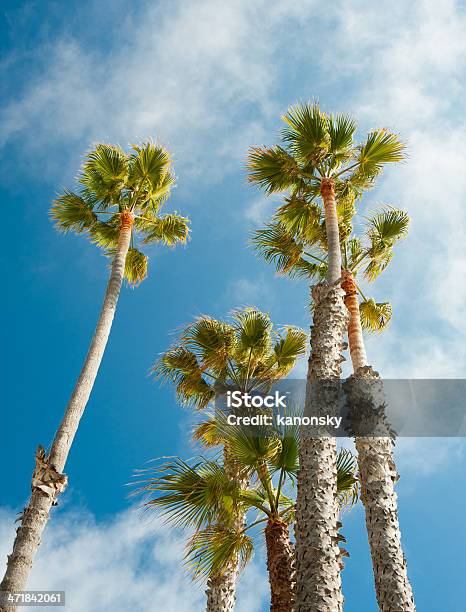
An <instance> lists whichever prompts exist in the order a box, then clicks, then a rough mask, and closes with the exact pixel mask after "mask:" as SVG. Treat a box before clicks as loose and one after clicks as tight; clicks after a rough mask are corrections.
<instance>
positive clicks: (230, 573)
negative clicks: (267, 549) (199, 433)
mask: <svg viewBox="0 0 466 612" xmlns="http://www.w3.org/2000/svg"><path fill="white" fill-rule="evenodd" d="M223 464H224V467H225V472H226V474H227V475H228V477H229V478H231V479H232V480H235V481H236V482H237V483H238V485H239V486H240V487H241V488H242V489H245V488H247V484H248V479H247V478H245V477H244V474H243V473H242V470H241V469H240V468H239V466H238V463H237V462H236V461H234V459H232V458H231V456H230V454H229V452H228V448H227V447H225V448H224V450H223ZM243 526H244V514H243V513H242V512H238V513H237V514H236V516H235V520H234V524H233V527H234V528H236V529H238V530H239V529H242V527H243ZM237 578H238V560H237V559H235V560H233V561H232V562H231V563H230V564H229V565H228V567H227V568H225V569H224V571H223V572H222V573H221V574H216V575H213V576H210V577H209V579H208V580H207V588H206V591H205V593H206V596H207V602H206V612H232V611H233V610H234V608H235V603H236V580H237Z"/></svg>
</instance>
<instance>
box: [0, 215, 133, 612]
mask: <svg viewBox="0 0 466 612" xmlns="http://www.w3.org/2000/svg"><path fill="white" fill-rule="evenodd" d="M132 223H133V217H132V215H131V213H127V214H122V223H121V230H120V237H119V242H118V248H117V252H116V254H115V258H114V260H113V263H112V269H111V273H110V278H109V282H108V285H107V291H106V293H105V298H104V302H103V305H102V310H101V312H100V316H99V320H98V323H97V327H96V330H95V333H94V336H93V338H92V342H91V345H90V347H89V352H88V354H87V357H86V360H85V362H84V365H83V368H82V370H81V374H80V376H79V378H78V381H77V383H76V386H75V388H74V391H73V394H72V396H71V399H70V401H69V403H68V406H67V407H66V411H65V415H64V417H63V420H62V422H61V424H60V427H59V428H58V430H57V432H56V434H55V438H54V440H53V443H52V447H51V449H50V453H49V454H48V455H46V454H45V452H44V449H43V448H42V447H39V448H38V450H37V453H36V466H35V468H34V472H33V475H32V482H31V488H32V494H31V497H30V499H29V502H28V505H27V506H26V508H25V509H24V510H23V513H22V517H21V524H20V526H19V528H18V529H17V531H16V538H15V542H14V545H13V552H12V553H11V555H9V556H8V562H7V569H6V573H5V576H4V578H3V580H2V583H1V585H0V591H9V592H11V591H22V590H24V589H25V587H26V583H27V579H28V576H29V572H30V570H31V567H32V564H33V562H34V557H35V555H36V552H37V549H38V548H39V545H40V541H41V536H42V532H43V530H44V528H45V525H46V524H47V521H48V519H49V514H50V509H51V507H52V506H53V505H56V499H57V496H58V495H59V494H60V493H61V492H62V491H63V489H64V488H65V486H66V476H65V475H64V474H62V472H63V469H64V467H65V463H66V459H67V457H68V453H69V451H70V448H71V445H72V443H73V439H74V436H75V434H76V431H77V429H78V425H79V421H80V419H81V417H82V415H83V412H84V409H85V407H86V404H87V401H88V399H89V396H90V394H91V391H92V387H93V385H94V381H95V378H96V376H97V372H98V370H99V366H100V362H101V361H102V357H103V354H104V351H105V347H106V344H107V340H108V337H109V334H110V329H111V327H112V322H113V317H114V315H115V309H116V305H117V301H118V296H119V294H120V290H121V284H122V282H123V276H124V270H125V262H126V255H127V253H128V248H129V244H130V239H131V227H132ZM14 610H16V607H15V606H1V607H0V611H1V612H14Z"/></svg>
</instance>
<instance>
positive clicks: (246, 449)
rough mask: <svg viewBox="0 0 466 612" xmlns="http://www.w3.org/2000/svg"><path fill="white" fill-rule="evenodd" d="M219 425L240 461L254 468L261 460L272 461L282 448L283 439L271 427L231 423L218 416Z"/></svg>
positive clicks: (223, 435) (233, 453)
mask: <svg viewBox="0 0 466 612" xmlns="http://www.w3.org/2000/svg"><path fill="white" fill-rule="evenodd" d="M217 424H218V425H217V426H218V429H219V431H220V432H221V435H222V437H223V440H224V444H226V445H227V446H228V450H229V453H231V456H232V457H234V458H235V459H236V460H237V461H238V463H239V464H240V465H242V466H244V467H245V468H247V469H249V470H254V469H255V468H256V466H257V464H258V463H259V462H263V461H271V460H272V459H273V457H275V456H276V455H277V454H278V453H279V452H280V448H281V441H280V439H279V438H278V436H277V435H275V432H274V430H273V429H272V428H271V427H266V426H262V425H257V426H254V427H248V426H242V425H229V424H228V423H227V419H226V418H219V417H217Z"/></svg>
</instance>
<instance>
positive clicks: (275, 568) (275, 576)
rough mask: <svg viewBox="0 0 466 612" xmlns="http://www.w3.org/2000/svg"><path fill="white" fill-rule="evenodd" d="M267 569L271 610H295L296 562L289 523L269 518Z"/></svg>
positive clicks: (266, 530) (266, 538)
mask: <svg viewBox="0 0 466 612" xmlns="http://www.w3.org/2000/svg"><path fill="white" fill-rule="evenodd" d="M265 545H266V548H267V570H268V574H269V583H270V595H271V598H270V611H271V612H293V611H294V587H295V563H294V551H293V546H292V545H291V542H290V533H289V528H288V525H287V524H286V523H285V522H284V521H282V520H280V519H269V520H268V521H267V526H266V528H265Z"/></svg>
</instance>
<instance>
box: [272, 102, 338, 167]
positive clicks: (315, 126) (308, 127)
mask: <svg viewBox="0 0 466 612" xmlns="http://www.w3.org/2000/svg"><path fill="white" fill-rule="evenodd" d="M282 119H283V121H284V122H285V123H286V124H287V125H288V127H287V128H285V129H284V130H283V135H282V138H283V140H284V141H285V142H287V143H288V144H289V146H290V149H291V151H292V152H293V154H294V155H295V156H296V157H297V158H298V159H300V160H302V161H303V162H304V163H310V164H312V166H315V165H316V164H318V163H319V161H320V160H321V159H322V158H323V156H324V155H325V153H326V152H327V151H328V150H329V148H330V146H331V140H330V134H329V131H328V118H327V116H326V115H325V114H324V113H323V112H322V111H321V110H320V108H319V105H318V104H317V103H315V102H307V103H299V104H295V105H294V106H292V107H290V108H289V109H288V111H287V112H286V114H285V115H283V116H282Z"/></svg>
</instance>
